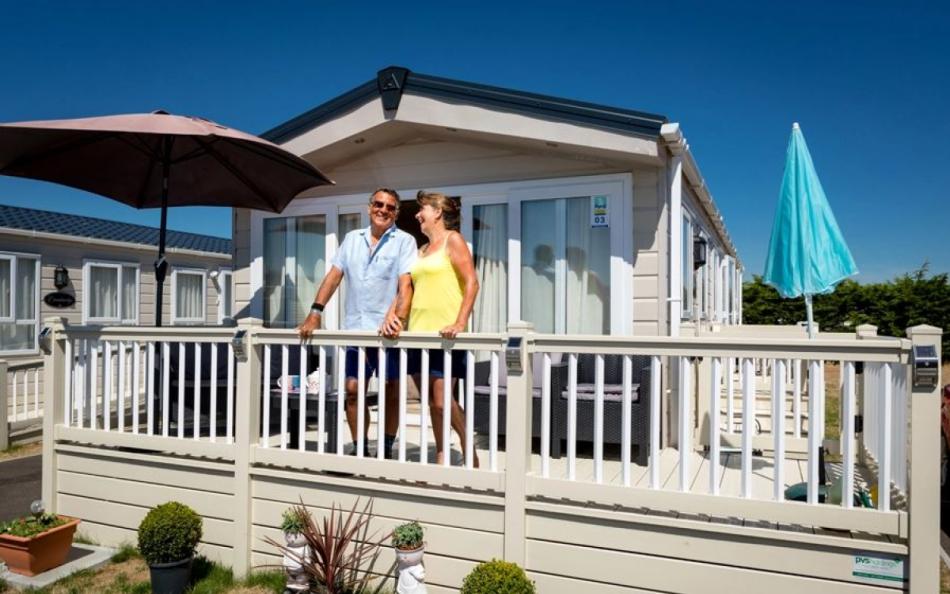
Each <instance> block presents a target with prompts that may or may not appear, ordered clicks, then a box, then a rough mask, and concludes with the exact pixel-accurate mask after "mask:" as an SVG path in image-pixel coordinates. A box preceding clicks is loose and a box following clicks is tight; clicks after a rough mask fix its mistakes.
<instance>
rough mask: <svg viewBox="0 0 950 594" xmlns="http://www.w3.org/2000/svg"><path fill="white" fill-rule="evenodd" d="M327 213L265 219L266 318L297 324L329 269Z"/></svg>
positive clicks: (289, 325)
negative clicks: (327, 263) (327, 266)
mask: <svg viewBox="0 0 950 594" xmlns="http://www.w3.org/2000/svg"><path fill="white" fill-rule="evenodd" d="M326 235H327V229H326V216H325V215H309V216H300V217H274V218H267V219H264V322H265V324H266V325H268V326H270V327H272V328H292V327H294V326H297V325H298V324H300V323H301V322H303V319H304V318H305V317H306V316H307V314H308V313H309V308H310V303H311V302H312V301H313V297H314V295H315V294H316V291H317V283H319V282H320V281H321V280H322V279H323V275H324V274H325V273H326Z"/></svg>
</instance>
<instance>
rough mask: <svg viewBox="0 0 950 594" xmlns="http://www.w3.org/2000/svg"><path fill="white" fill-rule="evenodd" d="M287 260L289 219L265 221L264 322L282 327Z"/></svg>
mask: <svg viewBox="0 0 950 594" xmlns="http://www.w3.org/2000/svg"><path fill="white" fill-rule="evenodd" d="M286 259H287V219H286V218H274V219H265V220H264V322H265V323H266V324H267V325H268V326H277V327H280V326H281V325H282V324H281V321H282V320H283V318H284V307H283V306H284V277H285V276H286V273H285V270H284V264H285V262H286Z"/></svg>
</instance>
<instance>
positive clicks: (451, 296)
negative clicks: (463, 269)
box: [409, 237, 462, 332]
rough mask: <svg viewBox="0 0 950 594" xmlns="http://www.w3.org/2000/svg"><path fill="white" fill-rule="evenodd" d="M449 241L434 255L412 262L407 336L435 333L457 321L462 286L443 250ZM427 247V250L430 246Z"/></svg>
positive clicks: (446, 240)
mask: <svg viewBox="0 0 950 594" xmlns="http://www.w3.org/2000/svg"><path fill="white" fill-rule="evenodd" d="M448 241H449V238H448V237H446V238H445V241H444V242H443V243H442V247H441V248H440V249H439V250H437V251H436V252H435V253H430V254H428V255H426V256H421V257H419V258H416V261H415V263H414V264H413V265H412V268H410V269H409V274H410V275H412V287H413V290H412V306H411V307H410V309H409V330H410V331H411V332H417V331H418V332H438V331H439V330H441V329H442V328H445V327H446V326H448V325H450V324H454V323H455V320H456V319H458V315H459V309H461V307H462V285H461V284H460V283H459V280H458V277H457V276H456V275H455V268H454V267H453V266H452V261H451V260H450V259H449V254H448V252H447V250H446V249H445V246H446V244H447V243H448ZM430 247H431V246H430Z"/></svg>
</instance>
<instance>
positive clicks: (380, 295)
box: [331, 225, 417, 330]
mask: <svg viewBox="0 0 950 594" xmlns="http://www.w3.org/2000/svg"><path fill="white" fill-rule="evenodd" d="M370 238H371V236H370V229H369V227H367V228H365V229H356V230H354V231H350V232H349V233H347V234H346V237H344V238H343V243H342V244H340V249H339V251H338V252H337V254H336V257H334V258H333V261H332V262H331V265H332V266H336V267H337V268H339V269H340V270H341V271H342V272H343V278H344V282H345V283H346V301H345V302H344V303H343V330H377V329H378V328H379V326H380V325H381V324H382V323H383V318H384V317H385V316H386V311H388V310H389V306H390V305H391V304H392V302H393V299H395V297H396V292H397V290H398V288H399V277H400V276H401V275H403V274H408V273H409V267H410V266H412V263H413V261H414V260H415V258H416V253H417V250H416V240H415V238H413V236H412V235H409V234H408V233H406V232H405V231H402V230H400V229H398V228H397V227H396V225H393V226H391V227H390V228H389V229H387V230H386V231H384V232H383V236H382V237H380V238H379V242H378V243H377V244H376V247H375V249H374V248H370Z"/></svg>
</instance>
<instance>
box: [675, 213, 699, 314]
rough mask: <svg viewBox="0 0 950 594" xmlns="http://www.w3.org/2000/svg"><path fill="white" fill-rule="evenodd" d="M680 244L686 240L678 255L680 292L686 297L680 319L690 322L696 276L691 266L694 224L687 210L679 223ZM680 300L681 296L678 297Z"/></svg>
mask: <svg viewBox="0 0 950 594" xmlns="http://www.w3.org/2000/svg"><path fill="white" fill-rule="evenodd" d="M684 222H685V223H686V229H683V223H684ZM679 224H680V233H682V236H681V237H680V242H681V243H682V241H683V239H686V240H687V241H688V243H687V244H686V248H685V250H684V251H683V253H682V254H680V256H681V258H680V263H679V269H680V292H681V293H684V294H685V295H686V300H685V301H683V303H682V308H681V309H680V319H682V320H692V319H693V307H694V305H695V291H696V275H695V270H694V266H693V238H694V237H695V235H696V234H695V222H694V221H693V215H692V214H691V213H690V212H689V210H688V209H686V208H684V209H683V218H682V220H681V221H680V223H679ZM684 263H685V264H686V269H685V270H684V269H683V264H684ZM680 297H681V298H682V295H680Z"/></svg>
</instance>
